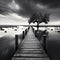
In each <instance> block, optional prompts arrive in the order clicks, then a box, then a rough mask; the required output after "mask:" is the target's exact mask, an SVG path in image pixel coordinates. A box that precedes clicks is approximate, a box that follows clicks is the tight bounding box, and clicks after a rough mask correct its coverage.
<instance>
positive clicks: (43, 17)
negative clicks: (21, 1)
mask: <svg viewBox="0 0 60 60" xmlns="http://www.w3.org/2000/svg"><path fill="white" fill-rule="evenodd" d="M35 22H36V23H37V31H38V29H39V24H40V23H42V22H44V23H46V24H47V23H48V22H49V14H47V13H45V14H42V13H34V14H33V15H32V16H31V17H30V19H29V20H28V23H29V24H30V23H35Z"/></svg>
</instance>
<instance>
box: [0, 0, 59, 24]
mask: <svg viewBox="0 0 60 60" xmlns="http://www.w3.org/2000/svg"><path fill="white" fill-rule="evenodd" d="M40 11H42V12H48V13H50V22H49V24H51V22H52V24H60V0H0V22H1V23H0V24H27V21H28V19H29V17H30V16H31V15H32V14H33V13H34V12H40Z"/></svg>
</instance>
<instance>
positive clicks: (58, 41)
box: [35, 27, 60, 60]
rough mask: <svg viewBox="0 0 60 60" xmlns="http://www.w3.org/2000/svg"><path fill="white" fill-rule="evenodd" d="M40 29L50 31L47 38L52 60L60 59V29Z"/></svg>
mask: <svg viewBox="0 0 60 60" xmlns="http://www.w3.org/2000/svg"><path fill="white" fill-rule="evenodd" d="M35 30H36V29H35ZM40 30H42V31H43V30H47V32H48V33H47V40H46V49H47V54H48V56H49V57H50V59H51V60H60V30H59V29H56V28H55V27H47V28H44V29H42V28H40Z"/></svg>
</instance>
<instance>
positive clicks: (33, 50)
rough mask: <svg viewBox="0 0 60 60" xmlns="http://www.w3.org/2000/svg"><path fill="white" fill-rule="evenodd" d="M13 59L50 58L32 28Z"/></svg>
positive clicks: (36, 59) (37, 59) (38, 59)
mask: <svg viewBox="0 0 60 60" xmlns="http://www.w3.org/2000/svg"><path fill="white" fill-rule="evenodd" d="M12 60H50V59H49V57H48V56H47V54H46V53H45V51H44V50H43V48H42V46H41V44H40V41H39V40H38V39H37V38H36V37H35V35H34V33H33V31H32V29H31V28H30V29H29V31H28V33H27V35H26V36H25V38H24V40H23V41H22V43H21V44H20V46H19V48H18V49H17V51H16V53H15V54H14V56H13V57H12Z"/></svg>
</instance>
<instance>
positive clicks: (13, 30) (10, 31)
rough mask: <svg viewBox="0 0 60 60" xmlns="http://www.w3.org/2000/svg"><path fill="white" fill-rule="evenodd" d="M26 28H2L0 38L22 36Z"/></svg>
mask: <svg viewBox="0 0 60 60" xmlns="http://www.w3.org/2000/svg"><path fill="white" fill-rule="evenodd" d="M26 28H27V27H23V26H19V27H18V28H16V27H12V28H3V29H4V30H3V31H2V30H0V37H3V36H5V35H7V36H8V35H10V36H12V37H15V35H16V34H18V35H19V34H22V32H23V31H24V30H25V29H26Z"/></svg>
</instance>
